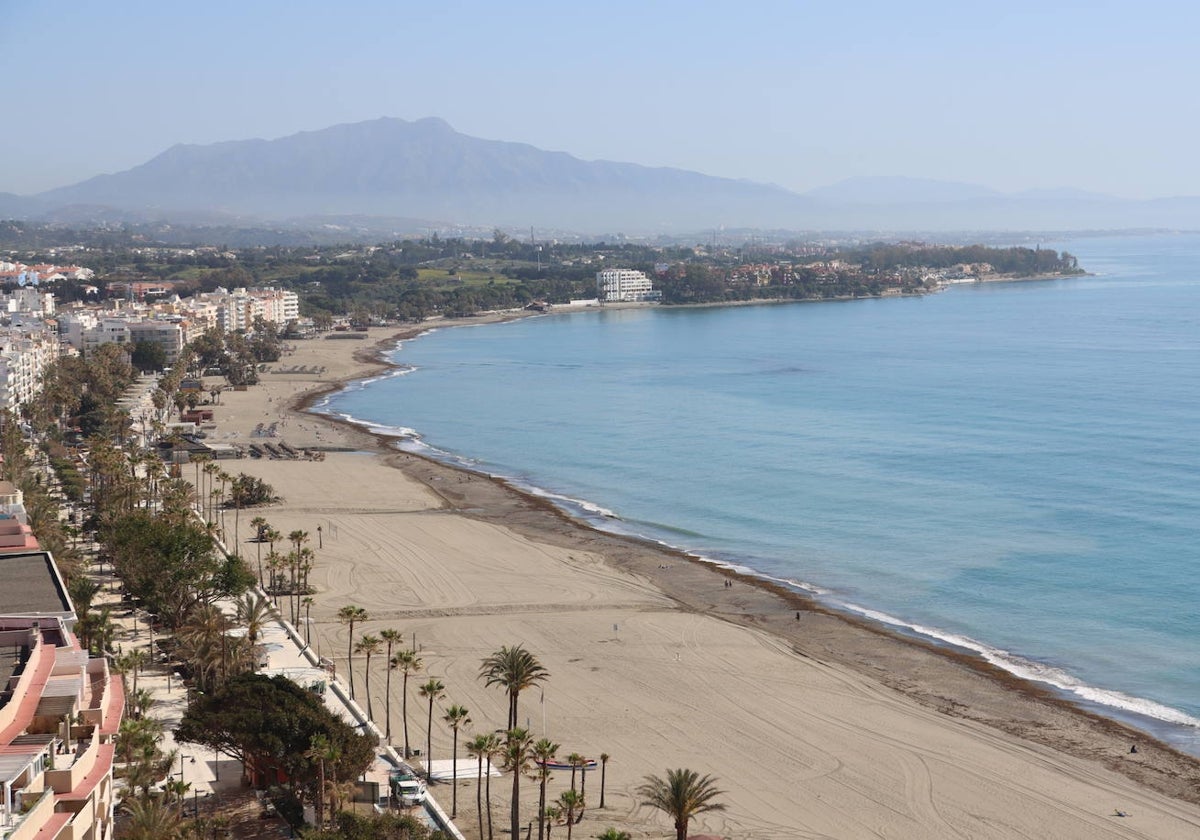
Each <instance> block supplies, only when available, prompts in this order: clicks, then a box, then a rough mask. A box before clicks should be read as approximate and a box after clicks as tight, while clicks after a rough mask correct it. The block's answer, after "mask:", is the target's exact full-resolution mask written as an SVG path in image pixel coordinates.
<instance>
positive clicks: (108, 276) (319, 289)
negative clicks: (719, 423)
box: [0, 223, 1081, 412]
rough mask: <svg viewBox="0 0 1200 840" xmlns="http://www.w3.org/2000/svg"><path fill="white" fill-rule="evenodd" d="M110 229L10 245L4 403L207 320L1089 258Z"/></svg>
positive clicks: (222, 323) (177, 347)
mask: <svg viewBox="0 0 1200 840" xmlns="http://www.w3.org/2000/svg"><path fill="white" fill-rule="evenodd" d="M6 224H8V225H10V226H11V225H12V224H13V223H6ZM12 232H13V231H12V229H11V227H10V228H9V230H8V233H9V234H10V237H9V238H10V239H11V238H12V237H11V234H12ZM57 236H58V237H59V238H61V236H62V234H61V232H60V233H59V234H57ZM108 238H109V240H110V241H109V242H108V243H107V244H105V243H100V242H97V241H96V239H95V235H94V234H92V235H90V236H81V239H82V240H84V241H80V242H75V243H67V244H55V245H51V246H43V247H33V248H27V249H25V248H9V249H7V251H0V305H2V306H3V322H2V324H0V326H2V327H3V342H4V343H3V351H2V353H0V405H2V406H5V407H7V408H8V409H9V410H10V411H14V412H16V411H18V410H19V409H20V407H21V406H22V405H23V404H24V403H26V402H27V401H28V400H29V399H30V398H31V397H32V396H33V394H34V393H35V391H36V389H37V388H38V383H39V381H40V375H41V371H42V369H43V368H44V367H45V366H46V365H47V364H48V363H49V362H50V361H52V360H53V359H55V358H57V357H58V356H59V355H61V354H63V353H66V354H79V355H84V356H86V355H87V354H88V353H89V352H92V351H94V350H95V348H97V347H99V346H101V345H104V344H119V345H124V346H125V347H127V348H128V349H129V351H130V353H131V354H132V358H133V362H134V364H135V366H138V367H139V368H141V369H144V370H157V369H161V368H162V367H164V366H170V365H172V364H174V362H175V361H176V360H177V358H178V356H179V353H180V352H181V351H182V349H183V348H184V346H186V345H187V344H188V343H189V342H192V341H194V340H195V339H197V337H199V336H202V335H204V334H206V333H210V332H213V331H217V332H220V333H222V334H249V335H253V334H255V333H256V332H257V333H262V332H263V331H264V330H265V331H267V332H269V333H270V334H271V336H272V337H282V338H302V337H306V336H309V335H313V334H316V333H322V332H329V331H334V330H339V329H341V330H351V329H361V328H364V327H367V326H369V325H385V324H390V323H401V322H405V323H419V322H420V321H422V320H425V319H427V318H431V317H446V318H461V317H466V316H471V315H475V314H478V313H480V312H485V311H496V310H515V309H535V310H541V311H545V310H549V309H552V308H554V307H562V306H569V305H574V306H576V307H578V306H589V305H591V306H602V305H605V304H613V303H660V304H663V305H679V304H714V303H716V304H720V303H738V302H747V301H756V300H828V299H847V298H856V297H886V296H892V295H912V294H926V293H929V292H933V291H936V290H938V289H940V288H944V287H945V286H947V285H951V284H955V283H967V282H979V281H988V280H995V279H1004V278H1024V277H1041V276H1056V275H1065V274H1074V273H1080V272H1081V269H1080V268H1079V265H1078V262H1077V261H1076V259H1075V258H1074V257H1073V256H1071V255H1070V254H1067V253H1063V254H1059V253H1058V252H1056V251H1053V250H1045V249H1040V248H1027V247H1008V248H997V247H986V246H980V245H973V246H965V247H964V246H949V245H928V244H923V243H915V242H901V243H889V244H879V243H876V244H864V245H857V244H854V245H829V244H820V243H805V242H796V241H779V242H768V241H757V242H753V241H752V242H743V243H740V244H737V245H726V246H720V245H717V244H715V243H710V244H695V245H690V246H684V245H670V246H654V245H647V244H641V243H628V242H617V243H606V242H599V243H591V244H580V243H565V242H558V241H555V240H547V241H539V240H537V239H535V238H533V237H532V236H531V237H530V238H529V239H528V240H518V239H516V238H514V237H512V236H510V235H508V234H505V233H503V232H501V231H495V232H494V234H493V236H492V237H491V238H490V239H465V238H450V239H443V238H440V237H438V236H437V235H434V236H431V237H428V238H424V239H419V240H400V241H393V242H388V243H381V244H377V245H369V246H368V245H355V246H320V247H318V246H303V247H283V246H256V247H242V248H226V247H218V246H211V245H207V246H203V245H202V246H195V247H181V246H168V245H163V244H153V243H139V242H135V241H130V237H124V238H123V237H121V236H119V235H118V236H111V235H110V236H109V237H108ZM233 375H234V378H235V379H236V378H237V377H238V374H236V373H234V374H233ZM235 384H241V383H235Z"/></svg>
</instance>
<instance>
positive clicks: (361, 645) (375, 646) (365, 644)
mask: <svg viewBox="0 0 1200 840" xmlns="http://www.w3.org/2000/svg"><path fill="white" fill-rule="evenodd" d="M382 649H383V642H382V641H381V640H380V638H379V637H378V636H372V635H371V634H370V633H366V634H364V635H363V637H362V638H361V639H359V640H358V642H357V643H356V644H355V645H354V652H355V653H361V654H363V655H365V656H366V657H367V717H368V718H369V719H370V720H374V719H375V709H374V708H373V707H372V706H371V657H372V656H374V655H375V654H377V653H379V651H380V650H382Z"/></svg>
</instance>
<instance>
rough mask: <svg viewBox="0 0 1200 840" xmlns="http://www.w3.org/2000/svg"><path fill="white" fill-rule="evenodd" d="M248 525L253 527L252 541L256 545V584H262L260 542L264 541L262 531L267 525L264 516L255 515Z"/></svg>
mask: <svg viewBox="0 0 1200 840" xmlns="http://www.w3.org/2000/svg"><path fill="white" fill-rule="evenodd" d="M250 527H251V528H253V529H254V542H255V543H256V544H257V547H258V585H259V587H261V586H262V585H263V569H262V544H263V543H264V542H266V540H264V539H263V531H264V530H265V529H266V527H267V519H266V517H264V516H256V517H254V518H253V519H251V520H250Z"/></svg>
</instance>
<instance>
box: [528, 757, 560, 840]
mask: <svg viewBox="0 0 1200 840" xmlns="http://www.w3.org/2000/svg"><path fill="white" fill-rule="evenodd" d="M559 746H560V745H559V744H556V743H554V742H553V741H551V740H550V739H549V738H542V739H541V740H539V741H538V742H537V743H536V744H534V745H533V761H534V763H535V764H537V767H538V769H537V774H536V775H537V780H538V788H539V789H538V840H544V838H545V836H546V782H548V781H550V768H549V767H547V766H546V765H547V764H549V763H550V759H552V758H554V756H555V755H556V754H557V753H558V748H559Z"/></svg>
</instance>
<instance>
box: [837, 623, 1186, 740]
mask: <svg viewBox="0 0 1200 840" xmlns="http://www.w3.org/2000/svg"><path fill="white" fill-rule="evenodd" d="M836 605H837V606H840V607H842V608H843V609H847V610H850V611H851V612H855V613H858V614H859V615H862V616H864V617H866V618H869V619H871V620H873V621H878V622H879V623H881V624H887V625H890V626H892V627H899V628H901V629H904V630H908V631H911V632H913V633H917V634H918V635H921V636H926V637H928V638H931V639H936V640H937V641H939V642H944V643H946V644H949V645H953V646H954V647H958V648H963V649H965V650H969V651H972V652H973V653H977V654H979V655H980V656H981V657H983V659H984V660H986V661H987V662H990V663H991V664H993V665H995V666H996V667H998V668H1002V669H1004V670H1005V671H1008V672H1009V673H1010V674H1012V675H1014V676H1017V677H1020V678H1021V679H1025V680H1031V681H1033V682H1040V683H1045V684H1047V685H1050V686H1053V687H1054V688H1057V689H1058V690H1060V691H1063V692H1065V693H1067V694H1073V695H1075V696H1076V697H1079V698H1080V699H1081V700H1086V701H1088V702H1089V703H1095V704H1097V705H1101V706H1108V707H1109V708H1113V709H1119V710H1121V711H1123V712H1132V713H1134V714H1138V715H1142V716H1144V717H1149V718H1154V719H1156V720H1161V721H1165V722H1167V723H1173V724H1177V725H1179V726H1190V727H1195V728H1200V718H1195V717H1193V716H1191V715H1189V714H1187V713H1186V712H1182V711H1180V710H1179V709H1174V708H1171V707H1170V706H1166V705H1164V704H1162V703H1158V702H1155V701H1154V700H1147V699H1146V698H1144V697H1134V696H1133V695H1130V694H1125V693H1124V692H1121V691H1115V690H1112V689H1106V688H1098V687H1096V686H1093V685H1088V684H1087V683H1085V682H1083V681H1081V680H1080V679H1078V678H1077V677H1074V676H1072V675H1071V674H1069V673H1067V672H1066V671H1064V670H1062V669H1061V668H1056V667H1054V666H1053V665H1047V664H1045V663H1042V662H1036V661H1034V660H1031V659H1026V658H1024V657H1022V656H1018V655H1016V654H1013V653H1010V652H1009V651H1006V650H1001V649H1000V648H995V647H991V646H990V645H985V644H983V643H982V642H977V641H976V640H974V639H972V638H970V637H969V636H963V635H960V634H957V633H950V632H947V631H945V630H939V629H938V628H936V627H928V626H926V625H923V624H916V623H913V622H908V621H904V620H903V619H899V618H896V617H895V616H892V615H888V614H887V613H883V612H880V611H879V610H873V609H869V608H867V607H862V606H859V605H858V604H852V603H848V602H837V604H836Z"/></svg>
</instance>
